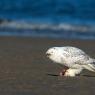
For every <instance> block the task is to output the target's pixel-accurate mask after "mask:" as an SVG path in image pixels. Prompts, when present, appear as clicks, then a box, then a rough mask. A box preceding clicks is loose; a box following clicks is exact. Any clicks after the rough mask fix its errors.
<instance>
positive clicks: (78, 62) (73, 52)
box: [46, 46, 95, 77]
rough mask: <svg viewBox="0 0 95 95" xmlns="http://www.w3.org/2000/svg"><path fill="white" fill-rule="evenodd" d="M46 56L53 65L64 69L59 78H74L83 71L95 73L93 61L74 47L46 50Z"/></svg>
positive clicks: (94, 62)
mask: <svg viewBox="0 0 95 95" xmlns="http://www.w3.org/2000/svg"><path fill="white" fill-rule="evenodd" d="M46 56H47V57H48V58H49V59H51V60H52V61H54V62H55V63H59V64H62V65H64V66H65V67H66V68H65V69H64V70H62V71H61V72H60V74H59V75H60V76H70V77H74V76H76V75H78V74H80V73H81V71H82V70H83V69H87V70H89V71H92V72H95V59H93V58H91V57H90V56H88V55H87V54H86V53H85V52H84V51H82V50H81V49H79V48H76V47H72V46H64V47H52V48H50V49H48V50H47V52H46Z"/></svg>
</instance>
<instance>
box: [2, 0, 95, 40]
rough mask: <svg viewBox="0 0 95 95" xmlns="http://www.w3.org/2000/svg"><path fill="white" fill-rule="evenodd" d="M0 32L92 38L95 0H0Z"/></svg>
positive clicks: (93, 36)
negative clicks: (2, 20) (1, 21)
mask: <svg viewBox="0 0 95 95" xmlns="http://www.w3.org/2000/svg"><path fill="white" fill-rule="evenodd" d="M0 18H1V19H5V20H7V19H8V20H10V21H9V22H7V21H4V23H1V25H0V35H6V36H9V35H13V36H32V37H51V38H67V39H95V28H94V27H95V0H0Z"/></svg>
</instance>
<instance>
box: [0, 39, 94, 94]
mask: <svg viewBox="0 0 95 95" xmlns="http://www.w3.org/2000/svg"><path fill="white" fill-rule="evenodd" d="M64 45H68V46H75V47H79V48H81V49H83V50H84V51H85V52H86V53H87V54H89V55H90V56H91V57H94V58H95V41H89V40H86V41H82V40H64V39H60V40H58V39H55V40H54V39H46V38H43V39H42V38H41V39H40V38H39V39H38V38H31V37H30V38H28V37H0V95H95V73H93V72H89V71H84V72H83V73H82V75H81V76H77V77H74V78H70V77H60V76H58V74H59V72H60V70H61V69H62V68H63V66H60V65H59V64H55V63H53V62H51V61H50V60H49V59H48V58H46V56H45V52H46V50H47V49H48V48H49V47H52V46H64Z"/></svg>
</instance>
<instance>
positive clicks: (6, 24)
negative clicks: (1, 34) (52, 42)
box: [0, 20, 95, 32]
mask: <svg viewBox="0 0 95 95" xmlns="http://www.w3.org/2000/svg"><path fill="white" fill-rule="evenodd" d="M0 28H10V29H13V28H14V29H22V30H23V29H26V30H27V29H28V30H51V31H60V30H61V31H62V30H63V31H75V32H95V25H94V24H93V25H88V24H82V25H80V24H71V23H65V22H64V23H58V24H55V23H51V24H48V23H32V22H25V21H8V20H4V21H2V22H1V24H0Z"/></svg>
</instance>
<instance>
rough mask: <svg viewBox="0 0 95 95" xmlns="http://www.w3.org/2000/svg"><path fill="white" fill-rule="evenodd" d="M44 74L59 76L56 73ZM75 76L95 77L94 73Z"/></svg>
mask: <svg viewBox="0 0 95 95" xmlns="http://www.w3.org/2000/svg"><path fill="white" fill-rule="evenodd" d="M46 75H48V76H55V77H56V76H59V75H57V74H49V73H47V74H46ZM77 76H84V77H95V75H77Z"/></svg>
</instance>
